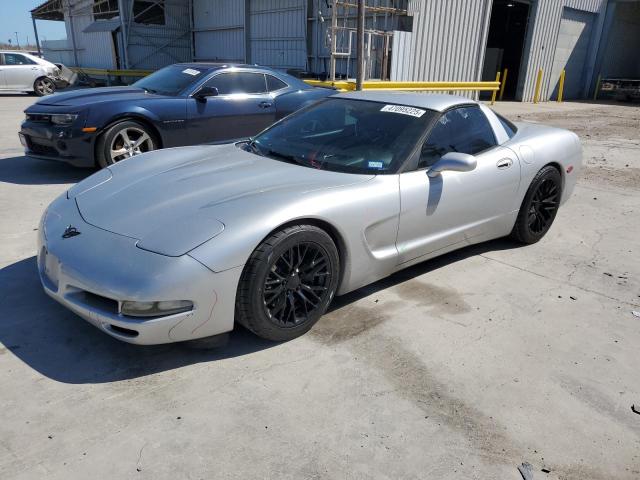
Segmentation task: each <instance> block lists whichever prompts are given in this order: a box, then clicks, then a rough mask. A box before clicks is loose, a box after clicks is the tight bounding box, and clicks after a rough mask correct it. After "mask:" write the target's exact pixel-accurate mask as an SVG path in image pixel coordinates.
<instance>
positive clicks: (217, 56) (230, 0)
mask: <svg viewBox="0 0 640 480" xmlns="http://www.w3.org/2000/svg"><path fill="white" fill-rule="evenodd" d="M244 17H245V2H244V1H243V0H193V31H194V33H193V41H194V48H195V59H196V60H213V61H222V62H236V63H241V62H244V60H245V45H244V39H245V34H244Z"/></svg>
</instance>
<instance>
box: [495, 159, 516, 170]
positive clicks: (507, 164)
mask: <svg viewBox="0 0 640 480" xmlns="http://www.w3.org/2000/svg"><path fill="white" fill-rule="evenodd" d="M511 165H513V160H511V159H510V158H503V159H502V160H498V163H497V164H496V166H497V167H498V168H499V169H500V170H504V169H505V168H509V167H510V166H511Z"/></svg>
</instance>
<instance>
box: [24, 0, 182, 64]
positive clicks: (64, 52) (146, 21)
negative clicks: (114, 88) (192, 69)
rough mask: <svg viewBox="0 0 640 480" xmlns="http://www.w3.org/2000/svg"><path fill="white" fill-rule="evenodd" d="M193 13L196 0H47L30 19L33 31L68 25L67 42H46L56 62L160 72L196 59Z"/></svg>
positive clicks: (44, 47) (48, 53) (46, 51)
mask: <svg viewBox="0 0 640 480" xmlns="http://www.w3.org/2000/svg"><path fill="white" fill-rule="evenodd" d="M190 9H191V0H48V1H46V2H44V3H43V4H41V5H40V6H38V7H36V8H35V9H33V10H32V11H31V16H32V18H33V19H34V27H36V24H35V21H36V20H58V21H64V22H65V27H66V31H67V39H66V40H59V41H45V42H42V50H43V54H44V56H45V58H47V59H49V60H51V61H54V62H60V63H64V64H66V65H68V66H80V67H94V68H107V69H157V68H161V67H164V66H165V65H168V64H171V63H175V62H181V61H188V60H190V59H191V35H190V33H191V21H190V19H191V10H190ZM36 31H37V30H36ZM36 35H37V33H36Z"/></svg>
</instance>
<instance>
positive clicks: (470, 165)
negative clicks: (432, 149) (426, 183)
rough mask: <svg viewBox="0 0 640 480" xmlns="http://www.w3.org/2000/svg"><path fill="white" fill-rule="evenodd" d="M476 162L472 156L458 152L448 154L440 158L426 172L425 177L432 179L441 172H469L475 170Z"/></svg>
mask: <svg viewBox="0 0 640 480" xmlns="http://www.w3.org/2000/svg"><path fill="white" fill-rule="evenodd" d="M476 165H478V161H477V160H476V157H474V156H473V155H467V154H466V153H460V152H449V153H446V154H445V155H443V156H442V158H440V160H438V161H437V162H436V163H434V164H433V166H432V167H431V168H430V169H429V170H427V175H429V177H431V178H434V177H437V176H438V175H440V174H441V173H442V172H444V171H447V170H450V171H452V172H470V171H471V170H475V168H476Z"/></svg>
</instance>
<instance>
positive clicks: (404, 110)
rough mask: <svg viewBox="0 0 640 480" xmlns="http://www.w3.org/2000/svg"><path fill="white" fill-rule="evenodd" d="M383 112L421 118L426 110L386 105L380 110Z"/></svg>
mask: <svg viewBox="0 0 640 480" xmlns="http://www.w3.org/2000/svg"><path fill="white" fill-rule="evenodd" d="M380 111H381V112H391V113H400V114H402V115H411V116H412V117H416V118H420V117H421V116H422V115H424V114H425V113H426V110H421V109H420V108H414V107H406V106H404V105H385V106H384V107H382V108H381V109H380Z"/></svg>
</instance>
